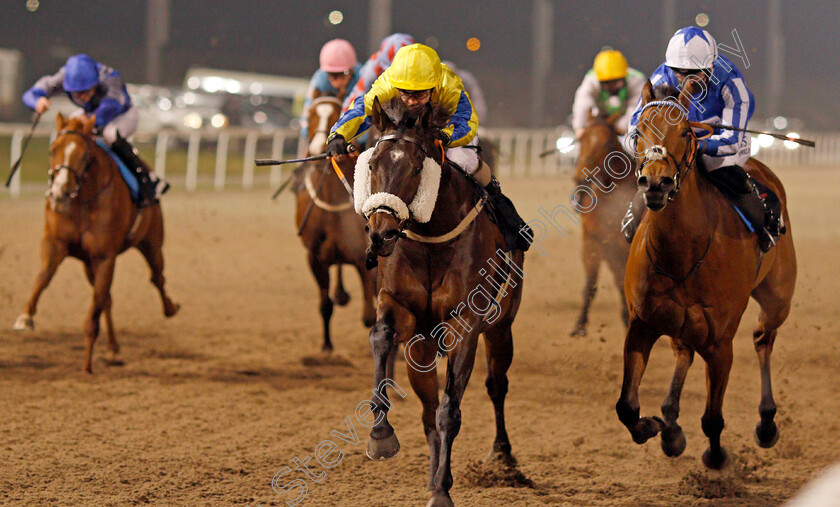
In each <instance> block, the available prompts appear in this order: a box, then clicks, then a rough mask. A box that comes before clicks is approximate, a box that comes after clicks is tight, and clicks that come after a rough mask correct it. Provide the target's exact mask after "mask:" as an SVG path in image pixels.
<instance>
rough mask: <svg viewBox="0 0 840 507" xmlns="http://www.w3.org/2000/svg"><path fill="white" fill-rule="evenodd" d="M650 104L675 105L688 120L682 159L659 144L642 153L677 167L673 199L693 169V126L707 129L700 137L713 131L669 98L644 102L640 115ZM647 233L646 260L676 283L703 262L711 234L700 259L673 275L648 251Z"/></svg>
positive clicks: (640, 169) (694, 150)
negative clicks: (685, 145) (688, 267)
mask: <svg viewBox="0 0 840 507" xmlns="http://www.w3.org/2000/svg"><path fill="white" fill-rule="evenodd" d="M650 106H670V107H677V108H678V109H679V110H680V111H681V112H682V113H683V114H684V115H685V118H686V121H688V127H689V128H688V132H687V135H688V137H689V146H688V149H687V150H686V151H685V153H684V154H683V157H682V160H680V161H679V162H677V159H676V157H674V155H673V154H672V153H670V152H668V151H667V150H666V149H665V148H664V147H663V146H661V145H653V146H649V147H648V148H646V149H645V153H644V160H645V161H648V162H649V161H651V159H653V160H662V159H666V158H669V159H670V161H671V163H672V164H673V165H674V166H675V167H676V168H677V174H676V175H675V176H674V189H673V190H672V191H671V192H669V193H668V200H669V201H673V200H674V198H675V197H676V195H677V192H679V190H680V184H681V183H682V180H683V178H685V176H687V175H688V172H689V171H691V169H693V168H694V167H695V162H696V160H697V140H698V137H697V134H695V133H694V130H693V129H694V128H701V129H703V130H706V131H707V134H706V135H704V136H703V137H701V138H700V139H702V138H705V137H708V136H709V135H711V134H712V133H713V132H714V129H713V128H712V127H710V126H709V125H706V124H705V123H700V122H693V121H689V120H688V110H687V109H686V108H685V107H684V106H683V105H682V104H680V103H678V102H676V101H671V100H654V101H651V102H648V103H647V104H645V105H644V106H643V107H642V109H641V112H640V113H639V115H640V116H641V113H642V112H644V110H645V109H647V108H648V107H650ZM644 166H645V164H644V163H642V164H640V165H639V167H638V168H637V169H636V179H638V178H639V177H640V176H641V172H642V169H643V168H644ZM708 220H709V222H710V223H711V220H710V219H708ZM649 233H650V229H649V228H648V229H647V230H646V231H645V253H646V254H647V257H648V260H649V261H650V263H651V266H653V270H654V272H655V273H657V274H659V275H662V276H665V277H667V278H670V279H671V280H673V281H675V282H677V283H681V282H684V281H686V280H688V279H689V278H691V276H692V275H694V273H696V272H697V270H698V269H699V268H700V265H701V264H703V260H705V258H706V255H708V253H709V249H710V248H711V245H712V234H711V232H710V234H709V241H708V243H707V244H706V249H705V251H704V252H703V255H702V256H701V257H700V260H698V261H697V262H695V263H694V265H693V266H692V267H691V269H689V270H688V272H687V273H686V274H685V275H674V274H672V273H669V272H668V271H666V270H665V269H663V268H662V267H660V266H659V265H658V264H656V261H655V260H654V258H653V256H652V255H651V253H650V240H649V239H648V237H647V236H648V234H649Z"/></svg>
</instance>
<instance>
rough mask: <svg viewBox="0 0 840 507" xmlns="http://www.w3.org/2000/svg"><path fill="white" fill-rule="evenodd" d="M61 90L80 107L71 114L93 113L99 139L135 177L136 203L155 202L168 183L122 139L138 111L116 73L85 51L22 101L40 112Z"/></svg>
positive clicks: (133, 124)
mask: <svg viewBox="0 0 840 507" xmlns="http://www.w3.org/2000/svg"><path fill="white" fill-rule="evenodd" d="M61 92H64V93H66V94H67V97H68V98H69V99H70V100H71V101H72V102H73V103H74V104H76V105H77V106H79V107H80V108H81V109H79V110H78V111H76V112H75V113H73V114H72V115H71V116H77V115H87V116H90V115H96V120H95V124H96V127H97V129H98V130H99V132H100V134H101V135H102V138H103V139H104V141H105V142H106V143H107V145H108V147H109V148H110V150H111V151H112V152H113V153H115V154H116V155H117V156H118V157H119V158H120V159H121V160H122V161H123V162H124V163H125V165H126V166H128V168H129V169H130V171H131V172H132V173H133V175H134V176H135V177H136V178H137V183H138V184H139V188H140V196H139V202H138V205H139V206H140V207H146V206H151V205H153V204H155V203H157V202H158V200H159V199H160V196H161V195H162V194H163V193H165V192H166V191H167V190H168V189H169V183H167V182H166V181H164V180H162V179H160V178H158V177H157V175H155V173H153V172H149V171H148V170H147V168H146V165H145V164H143V162H142V161H141V160H140V157H139V156H137V154H136V153H135V151H134V147H133V146H131V144H130V143H129V142H128V141H127V140H126V138H127V137H129V136H131V135H132V134H134V131H135V130H137V122H138V121H139V118H140V113H139V112H138V110H137V107H135V106H134V105H133V104H132V103H131V96H129V94H128V90H127V89H126V87H125V83H124V82H123V78H122V76H121V75H120V73H119V72H117V71H116V70H114V69H113V68H112V67H109V66H107V65H104V64H102V63H99V62H97V61H96V60H94V59H93V58H91V57H90V56H88V55H86V54H78V55H73V56H71V57H70V58H68V59H67V63H65V64H64V66H63V67H61V68H60V69H59V70H58V72H56V73H55V74H53V75H46V76H43V77H42V78H41V79H39V80H38V81H37V82H36V83H35V84H34V85H32V87H31V88H30V89H29V90H27V91H26V93H24V94H23V103H24V104H26V105H27V106H28V107H30V108H31V109H34V110H35V111H36V112H37V113H39V114H42V113H44V112H46V111H47V110H48V109H49V108H50V106H51V105H52V102H51V101H50V98H51V97H52V96H53V95H55V94H57V93H61Z"/></svg>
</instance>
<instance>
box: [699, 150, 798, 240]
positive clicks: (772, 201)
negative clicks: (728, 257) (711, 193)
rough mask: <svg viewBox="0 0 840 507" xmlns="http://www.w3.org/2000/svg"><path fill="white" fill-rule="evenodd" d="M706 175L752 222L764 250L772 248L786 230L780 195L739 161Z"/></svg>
mask: <svg viewBox="0 0 840 507" xmlns="http://www.w3.org/2000/svg"><path fill="white" fill-rule="evenodd" d="M706 175H707V176H708V178H709V181H711V182H712V183H713V184H714V185H715V186H716V187H718V188H719V189H720V190H721V192H723V194H724V195H726V196H727V197H728V198H729V199H731V200H732V202H734V203H735V205H736V206H738V209H739V210H741V213H743V215H744V216H745V217H746V219H747V221H749V222H750V225H752V228H753V230H754V231H755V233H756V234H757V235H758V245H759V247H760V248H761V251H762V252H765V253H766V252H768V251H769V250H770V249H771V248H773V246H774V245H775V244H776V241H778V239H779V236H781V235H782V234H784V233H785V231H786V228H785V225H784V220H783V219H782V216H781V212H782V209H781V208H782V206H781V202H779V198H778V196H776V194H774V193H773V191H771V190H770V189H769V188H767V187H765V186H764V185H762V184H761V183H759V182H757V181H756V180H754V179H752V178H751V177H750V175H749V174H747V172H746V171H745V170H744V169H743V168H742V167H740V166H737V165H730V166H725V167H721V168H719V169H715V170H713V171H709V172H707V173H706Z"/></svg>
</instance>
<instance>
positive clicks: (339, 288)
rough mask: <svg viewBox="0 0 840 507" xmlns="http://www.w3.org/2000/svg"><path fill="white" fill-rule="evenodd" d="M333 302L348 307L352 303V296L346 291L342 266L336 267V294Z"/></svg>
mask: <svg viewBox="0 0 840 507" xmlns="http://www.w3.org/2000/svg"><path fill="white" fill-rule="evenodd" d="M333 301H335V304H337V305H338V306H346V305H347V303H349V302H350V294H348V293H347V291H346V290H344V280H343V279H342V277H341V264H337V265H336V266H335V292H334V296H333Z"/></svg>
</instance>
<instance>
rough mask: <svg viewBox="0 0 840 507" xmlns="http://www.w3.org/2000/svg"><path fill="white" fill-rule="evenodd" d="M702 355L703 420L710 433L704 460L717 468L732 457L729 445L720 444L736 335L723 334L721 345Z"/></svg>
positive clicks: (709, 466) (704, 428) (702, 422)
mask: <svg viewBox="0 0 840 507" xmlns="http://www.w3.org/2000/svg"><path fill="white" fill-rule="evenodd" d="M702 356H703V359H705V360H706V386H707V389H708V398H707V399H706V411H705V412H703V417H702V418H701V419H700V423H701V425H702V427H703V433H705V434H706V436H707V437H709V448H708V449H706V452H704V453H703V464H704V465H706V467H708V468H711V469H713V470H720V469H721V468H723V467H725V466H726V464H727V463H728V461H729V457H728V456H727V453H726V449H724V448H723V447H722V446H721V445H720V434H721V432H722V431H723V426H724V421H723V395H724V393H725V392H726V384H727V383H728V382H729V371H730V370H731V369H732V336H725V337H723V338H721V339H720V340H719V341H718V344H717V346H715V347H714V348H712V349H711V350H707V351H703V353H702Z"/></svg>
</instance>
